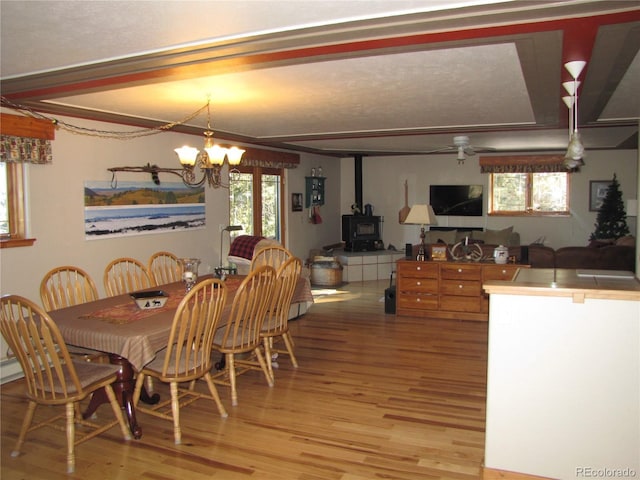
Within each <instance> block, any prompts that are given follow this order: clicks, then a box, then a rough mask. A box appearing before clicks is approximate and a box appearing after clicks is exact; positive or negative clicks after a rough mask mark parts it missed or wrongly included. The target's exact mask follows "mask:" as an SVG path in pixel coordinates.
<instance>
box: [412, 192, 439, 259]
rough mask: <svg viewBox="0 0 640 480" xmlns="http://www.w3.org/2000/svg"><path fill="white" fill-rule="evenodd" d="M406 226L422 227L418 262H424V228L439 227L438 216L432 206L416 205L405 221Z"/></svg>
mask: <svg viewBox="0 0 640 480" xmlns="http://www.w3.org/2000/svg"><path fill="white" fill-rule="evenodd" d="M404 223H405V225H406V224H411V225H420V227H421V228H420V248H419V250H418V255H417V257H416V260H420V261H423V260H424V259H425V253H424V237H425V234H424V226H425V225H437V224H438V222H437V220H436V214H435V213H434V211H433V208H432V207H431V205H421V204H416V205H414V206H412V207H411V210H409V215H407V218H406V219H405V221H404Z"/></svg>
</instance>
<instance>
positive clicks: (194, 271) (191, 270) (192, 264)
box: [180, 258, 200, 292]
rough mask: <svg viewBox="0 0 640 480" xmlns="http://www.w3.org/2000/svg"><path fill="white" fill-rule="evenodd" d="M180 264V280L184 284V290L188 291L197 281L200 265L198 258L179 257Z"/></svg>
mask: <svg viewBox="0 0 640 480" xmlns="http://www.w3.org/2000/svg"><path fill="white" fill-rule="evenodd" d="M180 264H181V265H182V281H183V282H184V285H185V290H186V291H187V292H188V291H190V290H191V289H192V288H193V286H194V285H195V284H196V282H197V281H198V266H199V265H200V259H199V258H181V259H180Z"/></svg>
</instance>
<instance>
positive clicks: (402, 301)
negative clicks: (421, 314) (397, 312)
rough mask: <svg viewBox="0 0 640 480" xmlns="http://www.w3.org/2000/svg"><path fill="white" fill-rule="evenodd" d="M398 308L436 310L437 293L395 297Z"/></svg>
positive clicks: (404, 294)
mask: <svg viewBox="0 0 640 480" xmlns="http://www.w3.org/2000/svg"><path fill="white" fill-rule="evenodd" d="M396 300H397V302H398V308H411V309H413V310H438V295H429V294H413V293H411V294H406V293H403V294H401V295H398V296H397V297H396Z"/></svg>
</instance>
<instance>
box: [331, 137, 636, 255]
mask: <svg viewBox="0 0 640 480" xmlns="http://www.w3.org/2000/svg"><path fill="white" fill-rule="evenodd" d="M585 163H586V165H585V166H584V167H582V168H581V171H580V172H579V173H575V174H572V175H571V185H570V190H571V203H570V209H571V215H570V216H569V217H533V218H532V217H489V216H487V215H486V211H487V199H488V191H489V185H488V181H489V180H488V179H489V175H488V174H481V173H480V167H479V164H478V156H474V157H471V158H468V159H467V160H466V161H465V163H464V165H458V163H457V161H456V158H455V155H454V154H452V155H422V156H401V157H364V158H363V161H362V172H363V173H362V176H363V203H364V204H367V203H370V204H372V205H373V207H374V214H375V215H381V216H383V217H384V225H383V240H384V242H385V245H387V246H388V244H389V243H392V244H393V245H395V246H396V248H398V249H403V248H404V245H405V243H414V244H415V243H418V242H419V231H420V227H419V226H418V225H401V224H400V223H399V222H398V211H399V210H400V209H401V208H402V207H403V206H404V182H405V180H407V181H408V186H409V195H408V197H409V206H411V205H412V204H414V203H428V201H429V185H430V184H482V185H484V187H485V190H484V191H485V195H484V201H485V204H484V212H485V215H484V216H483V217H458V216H438V225H441V226H456V227H469V226H471V227H483V228H490V229H501V228H504V227H508V226H510V225H513V227H514V231H517V232H519V233H520V238H521V242H522V243H523V244H528V243H531V242H533V241H534V240H536V239H537V238H538V237H540V236H542V235H544V236H545V237H546V240H545V244H546V245H548V246H551V247H553V248H559V247H563V246H569V245H587V244H588V242H589V235H590V234H591V232H593V230H594V229H595V227H594V224H595V222H596V215H597V212H590V211H589V181H590V180H611V179H612V178H613V174H614V173H616V174H617V178H618V181H619V182H620V188H621V191H622V196H623V199H625V200H626V199H628V198H637V191H638V189H639V188H640V187H639V186H638V151H637V150H615V151H613V150H612V151H593V152H592V151H589V152H588V154H587V156H586V157H585ZM341 168H342V184H341V186H340V196H341V202H340V210H341V213H342V214H350V213H351V210H350V206H351V204H352V203H353V202H354V199H355V194H354V160H353V159H352V158H345V159H342V160H341ZM628 223H629V228H630V230H631V232H634V231H636V226H637V225H636V219H635V218H630V219H629V220H628Z"/></svg>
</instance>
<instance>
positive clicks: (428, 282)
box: [398, 277, 438, 295]
mask: <svg viewBox="0 0 640 480" xmlns="http://www.w3.org/2000/svg"><path fill="white" fill-rule="evenodd" d="M398 291H400V292H416V293H433V294H436V295H437V294H438V279H437V278H420V277H399V278H398Z"/></svg>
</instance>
